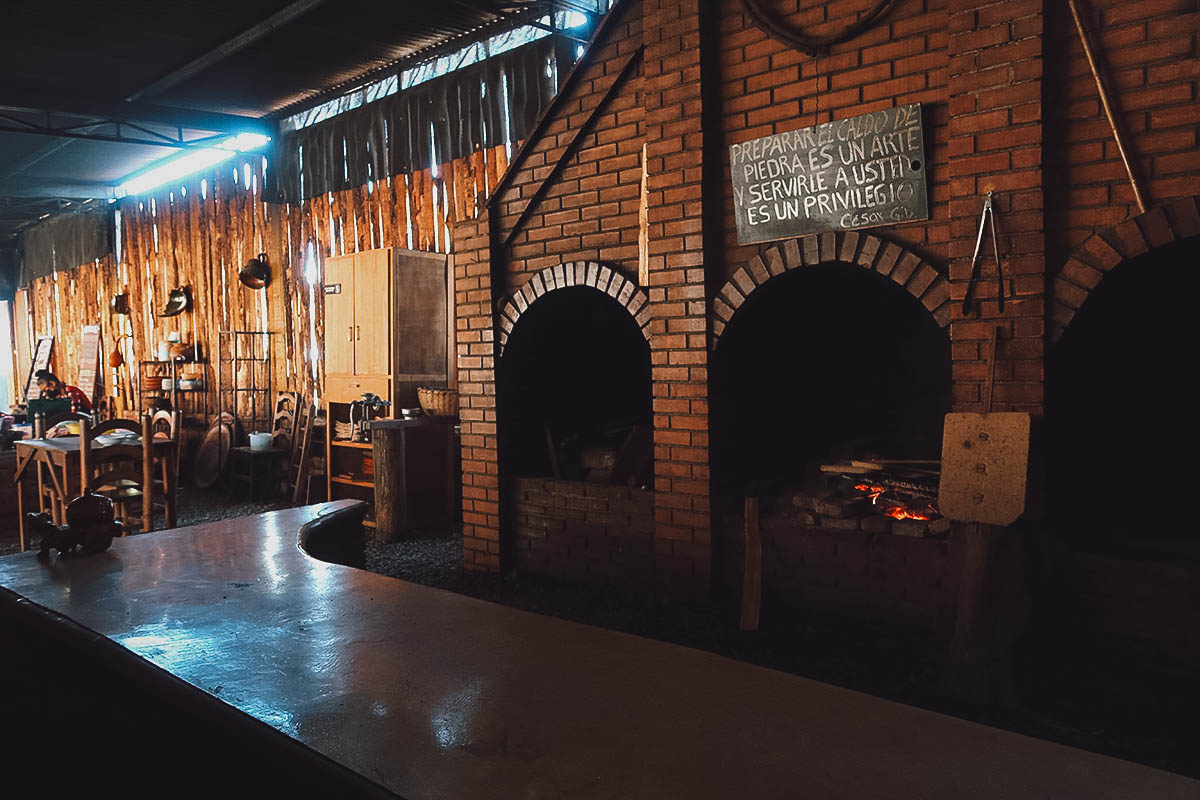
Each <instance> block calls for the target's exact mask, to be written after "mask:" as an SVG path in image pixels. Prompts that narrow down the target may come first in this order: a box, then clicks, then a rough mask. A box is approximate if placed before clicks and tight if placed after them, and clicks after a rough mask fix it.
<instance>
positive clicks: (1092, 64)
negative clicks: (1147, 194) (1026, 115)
mask: <svg viewBox="0 0 1200 800" xmlns="http://www.w3.org/2000/svg"><path fill="white" fill-rule="evenodd" d="M1067 5H1068V6H1070V7H1071V16H1072V17H1074V18H1075V29H1076V30H1077V31H1079V41H1080V43H1082V44H1083V54H1084V55H1085V56H1087V62H1088V67H1089V68H1091V70H1092V77H1093V78H1095V80H1096V91H1097V92H1099V93H1100V105H1101V106H1103V107H1104V115H1105V116H1106V117H1108V124H1109V126H1110V127H1111V128H1112V132H1113V139H1115V140H1116V142H1117V152H1118V153H1120V154H1121V161H1122V162H1124V164H1125V172H1126V174H1128V175H1129V185H1130V186H1131V187H1133V199H1134V200H1135V201H1136V202H1137V205H1138V210H1139V211H1140V212H1141V213H1143V214H1145V213H1146V201H1145V200H1144V199H1143V198H1142V190H1141V189H1140V188H1139V187H1138V182H1137V178H1135V177H1134V175H1133V165H1132V164H1131V163H1130V162H1129V153H1128V151H1126V149H1125V141H1124V140H1123V139H1122V138H1121V129H1120V128H1119V127H1118V126H1117V117H1116V115H1115V114H1114V113H1113V109H1112V103H1110V102H1109V99H1108V90H1107V89H1105V88H1104V80H1103V79H1102V78H1101V77H1100V68H1099V67H1097V66H1096V56H1095V54H1094V53H1093V52H1092V43H1091V41H1090V40H1089V39H1088V35H1087V29H1086V28H1084V27H1083V16H1082V15H1081V14H1080V13H1079V6H1078V5H1077V4H1076V2H1075V0H1067Z"/></svg>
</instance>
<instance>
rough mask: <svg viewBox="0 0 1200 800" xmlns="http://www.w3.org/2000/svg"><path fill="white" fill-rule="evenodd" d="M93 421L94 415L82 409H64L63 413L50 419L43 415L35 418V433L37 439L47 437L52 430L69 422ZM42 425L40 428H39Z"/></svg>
mask: <svg viewBox="0 0 1200 800" xmlns="http://www.w3.org/2000/svg"><path fill="white" fill-rule="evenodd" d="M84 421H86V422H91V421H92V415H91V414H85V413H83V412H82V411H64V412H63V413H61V414H55V415H54V416H52V417H50V418H49V419H42V417H41V415H40V414H39V415H38V416H36V417H34V418H33V427H34V431H33V435H34V438H37V439H45V438H47V437H48V436H49V435H50V432H51V431H53V430H54V429H55V428H58V427H61V426H63V425H66V424H67V423H68V422H84ZM39 427H40V430H39Z"/></svg>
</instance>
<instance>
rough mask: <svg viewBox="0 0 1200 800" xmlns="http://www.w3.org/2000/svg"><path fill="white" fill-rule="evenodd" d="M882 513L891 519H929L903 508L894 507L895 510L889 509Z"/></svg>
mask: <svg viewBox="0 0 1200 800" xmlns="http://www.w3.org/2000/svg"><path fill="white" fill-rule="evenodd" d="M883 513H884V514H887V515H888V516H889V517H891V518H892V519H929V518H930V517H929V516H927V515H925V514H918V513H917V512H915V511H909V510H908V509H907V508H905V507H904V506H896V507H895V508H889V509H887V510H886V511H884V512H883Z"/></svg>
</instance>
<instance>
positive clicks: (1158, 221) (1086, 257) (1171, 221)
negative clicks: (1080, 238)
mask: <svg viewBox="0 0 1200 800" xmlns="http://www.w3.org/2000/svg"><path fill="white" fill-rule="evenodd" d="M1192 236H1200V196H1195V197H1185V198H1181V199H1179V200H1174V201H1172V202H1170V203H1168V204H1166V205H1165V206H1157V207H1155V208H1152V209H1150V210H1149V211H1147V212H1146V213H1144V214H1138V215H1136V216H1133V217H1130V218H1129V219H1127V220H1125V221H1124V222H1122V223H1120V224H1118V225H1115V226H1113V227H1111V228H1106V229H1104V230H1100V231H1097V232H1096V233H1094V234H1092V235H1091V236H1089V237H1088V238H1087V239H1086V240H1084V242H1083V244H1081V245H1079V247H1077V248H1075V251H1074V252H1073V253H1072V254H1071V257H1070V258H1068V259H1067V263H1066V264H1065V265H1063V268H1062V270H1060V271H1059V273H1058V277H1056V278H1055V279H1054V292H1053V295H1052V297H1051V300H1050V323H1049V333H1050V342H1051V343H1055V342H1057V341H1058V340H1059V339H1060V338H1061V337H1062V335H1063V331H1065V330H1066V329H1067V326H1068V325H1070V324H1071V320H1072V319H1074V317H1075V312H1076V311H1078V310H1079V309H1080V308H1082V307H1083V304H1084V302H1085V301H1086V300H1087V298H1088V295H1089V294H1090V293H1091V291H1092V290H1093V289H1095V288H1096V287H1097V286H1098V285H1099V284H1100V281H1101V280H1103V279H1104V276H1105V274H1107V273H1108V271H1109V270H1111V269H1113V268H1114V267H1116V266H1117V265H1118V264H1121V263H1122V262H1124V261H1127V260H1129V259H1131V258H1136V257H1137V256H1140V255H1142V254H1144V253H1147V252H1149V251H1151V250H1154V249H1156V248H1159V247H1165V246H1166V245H1169V244H1171V243H1172V242H1176V241H1179V240H1180V239H1187V238H1190V237H1192ZM1164 288H1166V289H1169V288H1170V287H1164Z"/></svg>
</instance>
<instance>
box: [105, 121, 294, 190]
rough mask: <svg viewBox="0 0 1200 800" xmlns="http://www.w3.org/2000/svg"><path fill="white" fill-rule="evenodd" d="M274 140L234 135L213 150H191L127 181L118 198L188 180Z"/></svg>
mask: <svg viewBox="0 0 1200 800" xmlns="http://www.w3.org/2000/svg"><path fill="white" fill-rule="evenodd" d="M269 141H271V137H270V136H264V135H262V134H260V133H239V134H238V135H237V136H230V137H229V138H228V139H225V140H223V141H221V142H218V143H217V144H214V145H213V146H212V147H203V148H198V149H196V150H188V151H187V152H185V153H181V154H180V155H178V156H175V157H174V158H168V159H166V160H164V161H160V162H158V163H157V164H155V165H154V166H152V167H150V168H149V169H146V170H144V171H142V172H140V173H137V174H136V175H133V176H131V177H129V178H127V179H126V180H125V181H124V182H123V183H122V184H121V185H120V186H118V187H117V196H119V197H125V196H126V195H131V194H143V193H145V192H149V191H151V190H152V189H157V188H158V187H160V186H164V185H166V184H168V183H172V182H173V181H178V180H180V179H181V178H186V177H187V176H189V175H193V174H195V173H197V172H200V171H201V170H205V169H208V168H210V167H214V166H216V165H217V164H220V163H222V162H225V161H228V160H229V159H231V158H233V157H234V156H236V155H237V154H238V153H244V152H246V151H247V150H257V149H259V148H261V147H263V146H264V145H265V144H266V143H267V142H269Z"/></svg>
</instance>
